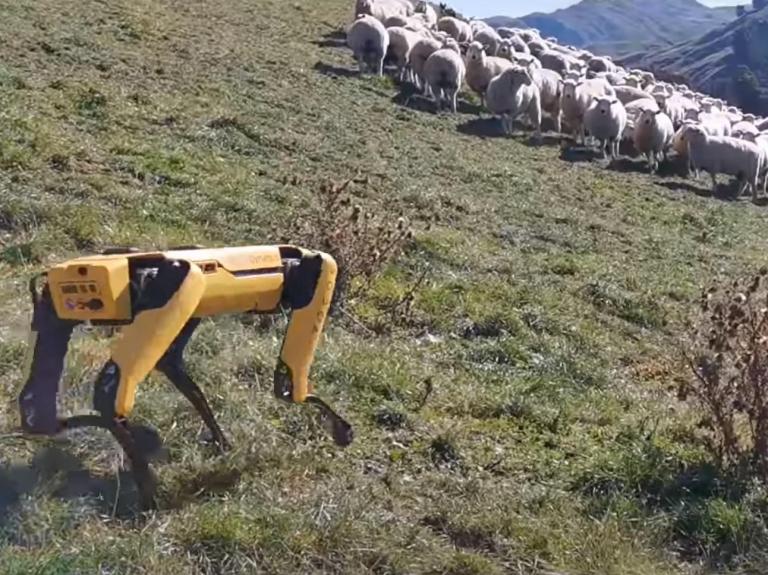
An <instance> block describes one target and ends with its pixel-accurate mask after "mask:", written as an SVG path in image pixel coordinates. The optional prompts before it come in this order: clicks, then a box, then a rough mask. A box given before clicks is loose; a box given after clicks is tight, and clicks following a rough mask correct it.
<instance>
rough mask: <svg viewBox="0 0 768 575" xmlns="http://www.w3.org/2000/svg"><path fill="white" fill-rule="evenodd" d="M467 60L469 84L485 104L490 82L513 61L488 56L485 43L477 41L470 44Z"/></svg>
mask: <svg viewBox="0 0 768 575" xmlns="http://www.w3.org/2000/svg"><path fill="white" fill-rule="evenodd" d="M465 62H466V70H467V74H466V81H467V85H468V86H469V87H470V88H471V89H472V90H473V91H474V92H476V93H477V94H478V95H479V96H480V103H481V105H483V106H485V93H486V91H487V90H488V84H490V82H491V80H493V79H494V78H495V77H496V76H498V75H499V74H501V73H502V72H503V71H504V70H506V69H507V68H511V67H512V62H510V61H509V60H505V59H504V58H497V57H495V56H488V55H487V54H486V53H485V49H484V47H483V45H482V44H481V43H480V42H477V41H474V42H472V43H471V44H470V45H469V48H468V50H467V56H466V58H465Z"/></svg>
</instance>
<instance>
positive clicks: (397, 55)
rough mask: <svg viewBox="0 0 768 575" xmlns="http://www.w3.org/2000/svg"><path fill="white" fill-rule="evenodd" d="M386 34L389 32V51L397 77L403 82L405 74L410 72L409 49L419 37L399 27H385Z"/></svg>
mask: <svg viewBox="0 0 768 575" xmlns="http://www.w3.org/2000/svg"><path fill="white" fill-rule="evenodd" d="M387 34H389V53H390V55H391V56H392V57H393V58H394V61H395V65H396V66H397V69H398V72H399V74H398V78H399V80H400V81H401V82H403V81H405V79H406V75H407V74H409V73H411V72H412V70H411V68H410V56H411V50H412V49H413V46H414V45H415V44H416V42H417V41H418V40H419V37H418V36H417V35H416V33H414V32H411V31H409V30H406V29H405V28H400V27H392V28H387Z"/></svg>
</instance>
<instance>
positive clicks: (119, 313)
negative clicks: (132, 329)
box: [48, 256, 131, 321]
mask: <svg viewBox="0 0 768 575" xmlns="http://www.w3.org/2000/svg"><path fill="white" fill-rule="evenodd" d="M128 282H129V279H128V260H127V258H126V257H125V256H121V257H112V258H111V259H110V258H104V259H91V258H82V259H80V260H71V261H69V262H66V263H63V264H59V265H57V266H54V267H52V268H51V269H50V270H49V271H48V285H49V286H50V288H51V297H52V299H53V305H54V308H55V309H56V314H57V315H58V316H59V317H60V318H61V319H71V320H80V321H86V320H128V319H130V318H131V294H130V291H129V289H128V286H129V284H128Z"/></svg>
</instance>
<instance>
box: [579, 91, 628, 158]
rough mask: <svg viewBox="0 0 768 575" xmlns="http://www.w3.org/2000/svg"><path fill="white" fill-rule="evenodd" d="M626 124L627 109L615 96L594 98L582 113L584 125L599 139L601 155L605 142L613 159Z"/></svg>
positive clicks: (617, 154) (617, 153)
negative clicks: (587, 108)
mask: <svg viewBox="0 0 768 575" xmlns="http://www.w3.org/2000/svg"><path fill="white" fill-rule="evenodd" d="M626 125H627V111H626V110H625V109H624V104H622V103H621V102H620V101H619V99H618V98H616V97H615V96H609V97H605V96H604V97H602V98H595V99H594V101H593V104H592V106H591V107H590V108H589V110H587V113H586V114H585V115H584V127H585V128H586V130H587V131H588V132H589V134H590V135H591V136H592V137H593V138H595V139H597V140H599V142H600V150H601V151H602V153H603V157H605V146H606V144H610V147H611V158H612V159H614V160H615V159H617V158H618V157H619V144H620V143H621V136H622V134H623V133H624V128H625V127H626Z"/></svg>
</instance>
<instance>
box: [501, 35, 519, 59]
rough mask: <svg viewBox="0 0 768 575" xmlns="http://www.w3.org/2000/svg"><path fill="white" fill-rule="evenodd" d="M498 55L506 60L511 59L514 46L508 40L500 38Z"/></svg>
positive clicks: (513, 55)
mask: <svg viewBox="0 0 768 575" xmlns="http://www.w3.org/2000/svg"><path fill="white" fill-rule="evenodd" d="M497 54H498V56H499V57H500V58H505V59H507V60H512V59H513V58H514V57H515V48H514V46H513V45H512V42H511V41H510V40H506V39H505V40H502V41H501V44H499V51H498V53H497Z"/></svg>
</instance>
